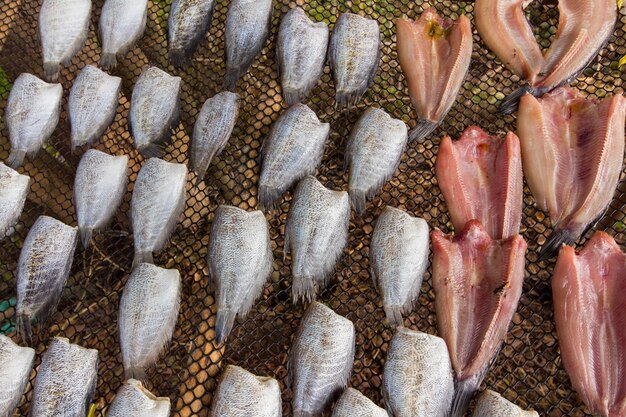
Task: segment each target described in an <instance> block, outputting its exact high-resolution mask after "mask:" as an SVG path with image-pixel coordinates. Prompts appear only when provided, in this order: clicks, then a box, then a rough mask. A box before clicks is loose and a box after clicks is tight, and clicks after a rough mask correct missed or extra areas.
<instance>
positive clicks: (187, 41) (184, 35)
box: [167, 0, 215, 67]
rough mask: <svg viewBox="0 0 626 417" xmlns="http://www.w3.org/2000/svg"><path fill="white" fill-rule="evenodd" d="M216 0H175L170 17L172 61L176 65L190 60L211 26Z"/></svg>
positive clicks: (178, 65)
mask: <svg viewBox="0 0 626 417" xmlns="http://www.w3.org/2000/svg"><path fill="white" fill-rule="evenodd" d="M214 7H215V1H214V0H173V1H172V8H171V9H170V14H169V18H168V24H167V28H168V47H169V57H170V61H171V62H172V64H173V65H174V66H175V67H182V66H184V65H185V64H186V63H188V62H189V59H190V58H191V55H192V54H193V53H194V51H195V50H196V49H197V48H198V44H200V42H202V40H203V39H204V38H205V36H206V34H207V32H208V31H209V28H210V27H211V19H212V17H213V8H214Z"/></svg>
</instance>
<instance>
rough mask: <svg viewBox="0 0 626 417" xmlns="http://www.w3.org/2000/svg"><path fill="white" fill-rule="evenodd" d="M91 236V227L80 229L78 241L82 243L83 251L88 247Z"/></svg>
mask: <svg viewBox="0 0 626 417" xmlns="http://www.w3.org/2000/svg"><path fill="white" fill-rule="evenodd" d="M92 234H93V229H92V228H91V227H83V228H81V229H80V240H81V242H83V249H85V250H86V249H87V248H88V247H89V242H91V236H92Z"/></svg>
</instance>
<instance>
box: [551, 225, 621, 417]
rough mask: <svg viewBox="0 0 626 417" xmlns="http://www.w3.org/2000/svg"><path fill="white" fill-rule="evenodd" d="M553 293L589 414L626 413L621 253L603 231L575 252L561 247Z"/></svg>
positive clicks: (611, 416)
mask: <svg viewBox="0 0 626 417" xmlns="http://www.w3.org/2000/svg"><path fill="white" fill-rule="evenodd" d="M552 293H553V298H554V316H555V321H556V330H557V334H558V337H559V344H560V347H561V356H562V357H563V364H564V365H565V369H566V370H567V373H568V374H569V376H570V379H571V381H572V385H573V386H574V388H575V389H576V391H577V392H578V394H579V395H580V396H581V398H582V400H583V401H584V402H585V404H586V405H587V407H589V410H590V411H591V413H593V414H594V415H596V414H597V415H601V416H603V417H623V416H626V314H624V313H625V312H626V255H625V254H624V253H623V252H622V251H621V250H620V247H619V246H618V245H617V244H616V243H615V240H613V238H612V237H611V236H609V235H607V234H606V233H604V232H596V233H595V234H594V235H593V236H592V237H591V239H590V240H589V241H588V242H587V244H586V245H585V247H584V249H583V250H582V251H580V252H576V251H575V250H574V248H572V247H570V246H564V247H563V248H562V249H561V252H560V254H559V259H558V261H557V263H556V267H555V268H554V274H553V276H552Z"/></svg>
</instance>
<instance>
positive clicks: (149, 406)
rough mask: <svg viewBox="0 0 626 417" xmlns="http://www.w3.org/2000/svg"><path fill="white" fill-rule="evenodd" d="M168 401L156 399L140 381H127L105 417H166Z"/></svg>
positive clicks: (160, 398) (168, 410)
mask: <svg viewBox="0 0 626 417" xmlns="http://www.w3.org/2000/svg"><path fill="white" fill-rule="evenodd" d="M169 415H170V399H169V398H167V397H157V396H155V395H154V394H152V393H151V392H150V391H148V390H147V389H145V388H144V386H143V385H142V384H141V381H137V380H135V379H129V380H128V381H126V382H124V385H122V386H121V387H120V389H119V390H117V394H115V399H114V400H113V402H112V403H111V405H110V406H109V409H108V410H107V417H131V416H132V417H168V416H169Z"/></svg>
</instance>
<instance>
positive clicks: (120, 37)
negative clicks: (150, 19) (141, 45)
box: [100, 0, 148, 69]
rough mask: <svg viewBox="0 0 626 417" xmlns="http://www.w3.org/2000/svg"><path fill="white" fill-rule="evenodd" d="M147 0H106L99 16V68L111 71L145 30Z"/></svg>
mask: <svg viewBox="0 0 626 417" xmlns="http://www.w3.org/2000/svg"><path fill="white" fill-rule="evenodd" d="M147 14H148V0H133V1H128V0H106V1H105V3H104V6H102V15H101V16H100V42H101V43H102V55H101V57H100V66H101V67H102V68H104V69H113V68H115V67H116V66H117V59H118V58H119V59H122V58H123V57H124V56H125V55H126V53H127V52H128V51H130V49H131V48H132V47H133V46H134V45H135V43H136V42H137V41H138V40H139V39H140V38H141V37H142V36H143V32H144V30H145V29H146V20H147Z"/></svg>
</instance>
